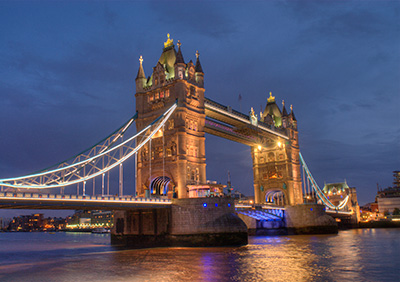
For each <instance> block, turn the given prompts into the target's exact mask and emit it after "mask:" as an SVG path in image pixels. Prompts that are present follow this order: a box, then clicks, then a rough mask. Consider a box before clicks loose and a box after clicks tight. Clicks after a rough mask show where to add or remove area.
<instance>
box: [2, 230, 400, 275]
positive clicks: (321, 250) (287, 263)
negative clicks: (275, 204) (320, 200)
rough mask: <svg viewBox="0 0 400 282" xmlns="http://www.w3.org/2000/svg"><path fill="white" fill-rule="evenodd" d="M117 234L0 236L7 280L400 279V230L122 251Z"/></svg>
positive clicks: (364, 231) (266, 238)
mask: <svg viewBox="0 0 400 282" xmlns="http://www.w3.org/2000/svg"><path fill="white" fill-rule="evenodd" d="M109 236H110V235H108V234H91V233H61V232H60V233H53V234H52V233H0V281H57V282H62V281H73V282H78V281H85V282H88V281H98V282H100V281H157V282H162V281H191V282H194V281H352V282H354V281H400V229H354V230H347V231H341V232H340V233H339V234H338V235H316V236H268V237H267V236H266V237H250V238H249V244H248V245H247V246H242V247H229V248H227V247H223V248H156V249H141V250H118V249H115V248H114V247H112V246H110V243H109V242H110V237H109Z"/></svg>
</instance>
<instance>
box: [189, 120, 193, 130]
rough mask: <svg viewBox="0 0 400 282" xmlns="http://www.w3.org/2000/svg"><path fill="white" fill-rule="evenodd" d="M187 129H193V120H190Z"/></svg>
mask: <svg viewBox="0 0 400 282" xmlns="http://www.w3.org/2000/svg"><path fill="white" fill-rule="evenodd" d="M189 129H193V120H191V121H190V124H189Z"/></svg>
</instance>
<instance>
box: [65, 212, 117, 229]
mask: <svg viewBox="0 0 400 282" xmlns="http://www.w3.org/2000/svg"><path fill="white" fill-rule="evenodd" d="M113 223H114V214H113V212H112V211H100V210H94V211H87V210H77V211H75V213H74V215H72V216H71V217H68V218H67V225H66V228H67V229H93V228H97V227H108V228H110V227H112V226H113Z"/></svg>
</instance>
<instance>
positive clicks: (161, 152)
mask: <svg viewBox="0 0 400 282" xmlns="http://www.w3.org/2000/svg"><path fill="white" fill-rule="evenodd" d="M177 46H178V50H177V51H176V49H175V46H174V43H173V39H170V37H169V34H168V40H167V41H166V42H165V43H164V48H163V51H162V54H161V56H160V59H159V60H158V62H157V64H156V66H155V67H153V73H152V74H151V76H150V77H148V78H146V76H145V72H144V69H143V65H142V62H143V59H142V57H140V59H139V61H140V67H139V71H138V74H137V77H136V94H135V97H136V111H137V113H138V119H137V121H136V129H137V130H138V131H139V130H141V129H142V128H144V127H145V126H147V125H148V124H150V123H151V122H152V121H153V120H154V119H156V118H157V117H158V116H160V115H161V114H163V113H164V112H165V111H166V110H167V109H168V108H169V107H171V106H172V105H173V104H174V103H175V102H176V101H177V102H178V108H177V109H176V110H175V112H174V114H173V115H172V117H171V118H170V120H169V121H167V123H166V125H165V128H164V132H162V131H160V132H159V133H157V134H156V135H155V136H154V138H153V139H152V141H151V144H148V145H147V146H145V147H144V148H142V149H141V150H140V151H139V153H138V156H137V178H136V191H137V194H138V196H146V195H147V196H148V195H149V194H150V195H152V196H156V195H168V196H169V197H172V195H173V193H174V192H175V193H176V194H177V197H178V198H186V197H188V191H187V185H189V184H205V183H206V158H205V137H204V125H205V113H204V73H203V69H202V67H201V64H200V60H199V53H198V52H196V63H195V64H193V62H192V61H189V62H188V63H185V61H184V58H183V55H182V51H181V43H180V42H179V41H178V43H177ZM163 135H164V136H163ZM146 191H148V192H146Z"/></svg>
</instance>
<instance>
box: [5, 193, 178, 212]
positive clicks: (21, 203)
mask: <svg viewBox="0 0 400 282" xmlns="http://www.w3.org/2000/svg"><path fill="white" fill-rule="evenodd" d="M169 205H171V200H168V199H159V198H149V199H148V198H134V197H129V196H124V197H118V196H88V195H87V196H82V195H78V196H77V195H61V194H39V193H13V192H0V209H68V210H71V209H85V210H121V209H134V208H164V207H167V206H169Z"/></svg>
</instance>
